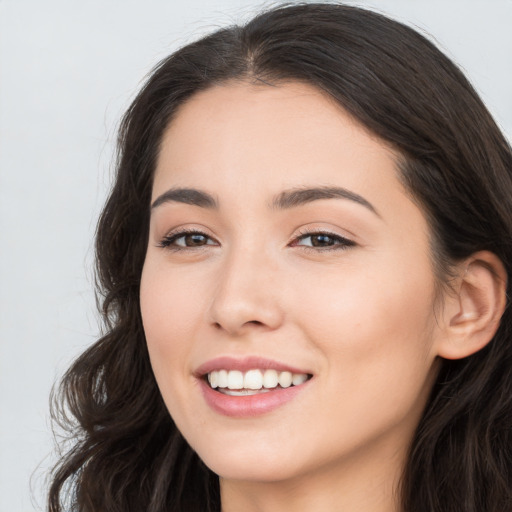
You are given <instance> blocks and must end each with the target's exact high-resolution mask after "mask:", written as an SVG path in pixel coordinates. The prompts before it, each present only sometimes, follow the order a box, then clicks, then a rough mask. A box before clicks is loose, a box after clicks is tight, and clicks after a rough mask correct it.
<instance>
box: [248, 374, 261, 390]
mask: <svg viewBox="0 0 512 512" xmlns="http://www.w3.org/2000/svg"><path fill="white" fill-rule="evenodd" d="M262 387H263V375H262V374H261V372H260V371H259V370H249V371H248V372H247V373H246V374H245V376H244V388H245V389H261V388H262Z"/></svg>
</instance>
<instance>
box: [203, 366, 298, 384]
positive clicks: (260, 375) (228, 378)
mask: <svg viewBox="0 0 512 512" xmlns="http://www.w3.org/2000/svg"><path fill="white" fill-rule="evenodd" d="M307 379H308V375H307V374H306V373H292V372H278V371H276V370H249V371H247V372H245V373H244V372H241V371H239V370H214V371H212V372H210V373H209V374H208V382H209V383H210V386H211V387H212V388H228V389H262V388H267V389H271V388H275V387H277V385H278V384H279V385H280V386H281V387H282V388H288V387H290V386H291V385H292V384H293V385H294V386H298V385H299V384H302V383H303V382H305V381H306V380H307Z"/></svg>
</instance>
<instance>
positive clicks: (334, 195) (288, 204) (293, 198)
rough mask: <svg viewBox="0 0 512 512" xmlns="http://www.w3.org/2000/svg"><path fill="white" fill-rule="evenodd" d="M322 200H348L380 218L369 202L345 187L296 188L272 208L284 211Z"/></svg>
mask: <svg viewBox="0 0 512 512" xmlns="http://www.w3.org/2000/svg"><path fill="white" fill-rule="evenodd" d="M320 199H348V200H349V201H354V202H355V203H357V204H360V205H362V206H364V207H365V208H367V209H368V210H370V211H371V212H373V213H375V215H377V216H378V217H380V214H379V213H378V212H377V210H376V208H375V207H374V206H373V205H372V204H371V203H370V202H369V201H367V200H366V199H365V198H364V197H362V196H360V195H359V194H356V193H355V192H352V191H350V190H347V189H346V188H343V187H315V188H295V189H290V190H285V191H284V192H281V193H280V194H279V195H278V196H276V197H275V198H274V200H273V201H272V203H271V206H272V208H277V209H280V210H284V209H289V208H295V207H297V206H301V205H303V204H306V203H311V202H313V201H319V200H320Z"/></svg>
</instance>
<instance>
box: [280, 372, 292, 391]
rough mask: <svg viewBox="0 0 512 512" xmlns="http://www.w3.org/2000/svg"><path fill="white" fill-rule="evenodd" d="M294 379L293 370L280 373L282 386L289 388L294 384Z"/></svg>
mask: <svg viewBox="0 0 512 512" xmlns="http://www.w3.org/2000/svg"><path fill="white" fill-rule="evenodd" d="M292 379H293V377H292V374H291V372H281V373H280V374H279V385H280V386H281V387H282V388H289V387H290V386H291V385H292Z"/></svg>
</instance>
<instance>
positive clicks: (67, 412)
mask: <svg viewBox="0 0 512 512" xmlns="http://www.w3.org/2000/svg"><path fill="white" fill-rule="evenodd" d="M228 80H240V81H250V82H254V83H263V84H273V85H276V84H279V83H282V82H283V81H290V80H291V81H302V82H306V83H309V84H312V85H314V86H315V87H317V88H319V89H321V90H323V91H325V92H326V93H328V94H329V95H330V96H331V97H332V98H334V99H335V100H336V101H337V102H338V103H339V105H341V106H342V107H343V108H344V109H345V110H346V111H347V112H349V113H350V114H351V115H352V116H353V117H354V118H355V119H357V120H358V121H359V122H360V123H361V124H362V125H364V126H365V127H366V128H367V129H368V130H369V131H370V132H372V133H373V134H375V135H377V136H378V137H379V138H381V139H382V140H383V141H386V142H387V143H389V144H390V145H392V146H393V147H394V148H395V149H396V150H397V151H398V153H399V154H400V155H401V160H402V162H401V165H400V171H401V177H402V179H403V182H404V183H405V184H406V186H407V188H408V190H409V191H410V192H411V195H412V197H414V198H415V200H417V201H418V203H419V204H420V205H421V206H422V208H423V211H424V212H425V215H426V216H427V218H428V220H429V222H430V226H431V230H432V237H433V241H434V243H433V246H434V248H435V255H434V259H435V262H436V264H437V268H438V272H439V274H440V275H441V276H443V275H444V277H445V279H446V275H447V272H448V271H449V268H450V265H451V264H452V263H454V262H457V261H459V260H461V259H463V258H466V257H468V256H469V255H471V254H472V253H474V252H476V251H479V250H489V251H492V252H493V253H495V254H496V255H497V256H498V257H499V258H500V259H501V260H502V262H503V263H504V265H505V267H506V270H507V272H508V274H509V275H512V151H511V148H510V146H509V145H508V143H507V142H506V140H505V138H504V137H503V135H502V134H501V133H500V131H499V129H498V128H497V127H496V125H495V123H494V121H493V119H492V118H491V116H490V115H489V113H488V111H487V110H486V108H485V107H484V105H483V104H482V102H481V100H480V99H479V97H478V96H477V94H476V93H475V91H474V90H473V88H472V87H471V85H470V84H469V83H468V81H467V80H466V78H465V77H464V75H463V74H462V73H461V72H460V71H459V69H458V68H457V67H456V66H455V65H454V64H453V63H452V62H451V61H450V60H449V59H448V58H447V57H445V56H444V55H443V54H442V53H441V52H440V51H439V50H438V49H437V48H436V47H435V46H434V45H433V44H432V43H430V42H429V41H428V40H427V39H425V38H424V37H423V36H421V35H420V34H418V33H417V32H415V31H414V30H412V29H411V28H408V27H407V26H404V25H402V24H400V23H398V22H395V21H392V20H390V19H388V18H386V17H384V16H382V15H379V14H376V13H374V12H370V11H366V10H362V9H359V8H356V7H349V6H343V5H333V4H320V3H319V4H314V3H308V4H295V5H290V6H280V7H277V8H275V9H271V10H269V11H266V12H264V13H262V14H260V15H258V16H257V17H255V18H254V19H252V20H251V21H250V22H248V23H247V24H245V25H243V26H233V27H229V28H226V29H222V30H219V31H217V32H215V33H213V34H211V35H209V36H207V37H205V38H203V39H201V40H200V41H197V42H195V43H193V44H190V45H188V46H186V47H184V48H182V49H180V50H178V51H177V52H176V53H174V54H173V55H171V56H170V57H168V58H166V59H165V60H164V61H162V62H161V63H160V64H159V65H158V66H157V67H156V68H155V69H154V71H153V73H152V74H151V76H150V77H149V79H148V81H147V83H146V84H145V86H144V87H143V89H142V90H141V91H140V93H139V94H138V96H137V97H136V99H135V100H134V102H133V103H132V105H131V106H130V108H129V110H128V112H127V113H126V115H125V117H124V119H123V121H122V125H121V129H120V135H119V155H118V165H117V176H116V181H115V184H114V187H113V189H112V192H111V194H110V197H109V199H108V201H107V204H106V206H105V208H104V210H103V213H102V215H101V218H100V221H99V225H98V232H97V242H96V251H97V272H98V274H97V275H98V284H99V291H100V293H101V297H102V304H103V309H102V311H103V316H104V318H105V320H106V325H107V331H106V334H105V335H104V336H103V337H102V338H101V339H100V340H99V341H98V342H97V343H96V344H95V345H93V346H92V347H91V348H89V349H88V350H87V351H86V352H85V353H84V354H83V355H82V356H80V357H79V358H78V359H77V360H76V362H75V363H74V364H73V366H72V367H71V368H70V369H69V371H68V372H67V374H66V375H65V377H64V379H63V381H62V383H61V387H60V389H59V392H58V393H56V394H55V395H54V414H55V416H56V417H57V418H60V421H61V424H63V425H64V426H65V427H66V428H68V429H69V431H70V433H71V435H72V436H73V443H74V444H73V446H72V448H71V450H70V451H69V452H67V453H66V454H65V455H64V456H63V457H62V459H61V461H60V462H59V464H58V465H57V466H56V468H55V471H54V473H53V480H52V484H51V488H50V492H49V510H50V511H51V512H61V511H62V510H73V511H77V512H78V511H79V512H92V511H94V512H96V511H109V512H114V511H119V512H128V511H136V512H140V511H147V512H164V511H165V512H177V511H201V512H204V511H219V510H220V498H219V488H218V478H217V476H216V475H215V474H213V473H212V472H211V471H210V470H209V469H207V468H206V467H205V466H204V464H203V463H202V462H201V461H200V459H199V458H198V456H197V455H196V454H195V453H194V452H193V451H192V449H191V448H190V447H189V446H188V445H187V443H186V442H185V441H184V439H183V438H182V436H181V434H180V433H179V432H178V430H177V428H176V426H175V425H174V423H173V421H172V418H171V417H170V416H169V414H168V412H167V410H166V408H165V406H164V403H163V401H162V398H161V396H160V393H159V390H158V388H157V385H156V382H155V379H154V377H153V374H152V371H151V367H150V363H149V358H148V353H147V348H146V343H145V338H144V332H143V328H142V323H141V315H140V311H139V282H140V276H141V271H142V267H143V263H144V256H145V251H146V245H147V240H148V225H149V207H150V197H151V187H152V176H153V171H154V168H155V160H156V157H157V155H158V152H159V145H160V141H161V138H162V133H163V132H164V130H165V128H166V127H167V126H168V124H169V122H171V120H172V118H173V115H174V113H175V112H176V110H177V108H178V107H179V106H180V105H182V104H183V103H184V102H185V101H187V99H189V98H190V97H191V96H192V95H193V94H195V93H197V92H198V91H200V90H204V89H206V88H208V87H211V86H212V85H214V84H219V83H224V82H226V81H228ZM507 291H508V293H510V282H509V284H508V290H507ZM511 329H512V317H511V310H510V308H509V307H507V309H506V311H505V314H504V315H503V318H502V321H501V325H500V328H499V330H498V332H497V334H496V335H495V337H494V338H493V340H492V341H491V342H490V343H489V344H488V346H487V347H486V348H484V349H483V350H481V351H479V352H478V353H476V354H474V355H472V356H470V357H467V358H465V359H462V360H458V361H449V360H443V361H442V364H441V369H440V373H439V376H438V379H437V382H436V383H435V385H434V388H433V390H432V394H431V397H430V400H429V402H428V404H427V406H426V409H425V411H424V415H423V417H422V419H421V422H420V424H419V426H418V429H417V432H416V434H415V437H414V439H413V442H412V446H411V448H410V454H409V458H408V461H407V464H406V468H405V471H404V475H403V478H402V481H401V486H400V489H399V491H400V493H401V503H402V508H403V510H404V511H406V512H448V511H454V512H455V511H464V512H483V511H485V512H504V511H505V510H511V509H512V491H511V489H512V456H511V447H512V372H511V364H512V331H511Z"/></svg>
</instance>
